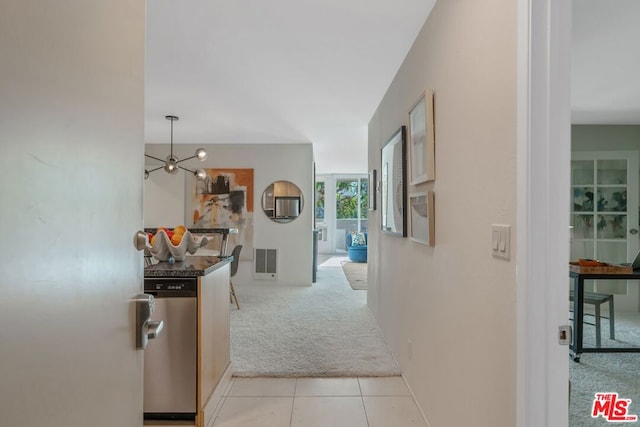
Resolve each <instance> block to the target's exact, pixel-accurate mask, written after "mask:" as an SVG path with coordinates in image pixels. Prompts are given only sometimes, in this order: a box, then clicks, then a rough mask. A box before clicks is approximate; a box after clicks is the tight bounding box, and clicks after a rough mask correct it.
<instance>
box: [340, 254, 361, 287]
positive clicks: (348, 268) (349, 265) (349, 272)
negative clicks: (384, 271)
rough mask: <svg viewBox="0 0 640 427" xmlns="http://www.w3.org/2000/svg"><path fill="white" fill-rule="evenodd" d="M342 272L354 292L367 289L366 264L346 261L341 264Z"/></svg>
mask: <svg viewBox="0 0 640 427" xmlns="http://www.w3.org/2000/svg"><path fill="white" fill-rule="evenodd" d="M342 271H344V275H345V276H346V277H347V281H348V282H349V285H350V286H351V289H353V290H354V291H362V290H366V289H367V263H366V262H351V261H347V262H345V263H344V264H342Z"/></svg>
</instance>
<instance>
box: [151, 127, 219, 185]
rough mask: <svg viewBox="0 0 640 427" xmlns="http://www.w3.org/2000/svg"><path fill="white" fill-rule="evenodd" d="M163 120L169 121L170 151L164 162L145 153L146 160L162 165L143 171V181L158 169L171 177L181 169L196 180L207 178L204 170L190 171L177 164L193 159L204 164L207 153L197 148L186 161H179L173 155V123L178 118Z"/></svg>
mask: <svg viewBox="0 0 640 427" xmlns="http://www.w3.org/2000/svg"><path fill="white" fill-rule="evenodd" d="M164 118H165V119H167V120H170V121H171V151H170V153H169V155H168V156H167V158H166V159H165V160H162V159H159V158H157V157H153V156H150V155H148V154H146V153H145V155H144V156H145V157H148V158H150V159H153V160H157V161H159V162H163V163H164V165H163V166H158V167H157V168H155V169H151V170H147V169H145V171H144V179H147V178H149V174H150V173H151V172H155V171H157V170H160V169H164V171H165V172H166V173H168V174H171V175H175V174H176V173H178V169H182V170H186V171H187V172H191V173H192V174H193V176H195V177H196V179H198V180H200V181H202V180H203V179H205V178H206V177H207V173H206V172H205V171H204V169H196V170H191V169H187V168H185V167H183V166H180V165H179V164H178V163H182V162H185V161H187V160H191V159H195V158H197V159H198V160H200V161H201V162H204V161H205V160H207V151H206V150H205V149H204V148H198V149H197V150H196V153H195V154H194V155H193V156H191V157H187V158H186V159H182V160H179V159H178V158H177V157H176V156H175V155H174V154H173V122H175V121H178V120H179V118H178V116H164Z"/></svg>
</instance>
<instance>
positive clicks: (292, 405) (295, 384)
mask: <svg viewBox="0 0 640 427" xmlns="http://www.w3.org/2000/svg"><path fill="white" fill-rule="evenodd" d="M297 392H298V379H297V378H296V382H295V383H294V384H293V399H291V414H290V415H289V427H292V426H293V408H295V407H296V393H297Z"/></svg>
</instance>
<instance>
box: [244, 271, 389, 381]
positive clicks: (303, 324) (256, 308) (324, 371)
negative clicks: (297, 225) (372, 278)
mask: <svg viewBox="0 0 640 427" xmlns="http://www.w3.org/2000/svg"><path fill="white" fill-rule="evenodd" d="M325 264H326V263H325ZM329 264H331V263H329ZM235 288H236V294H237V296H238V299H239V301H240V307H241V310H232V312H231V360H232V363H233V370H234V375H235V376H239V377H253V376H276V377H303V376H326V377H335V376H350V377H351V376H391V375H400V373H401V371H400V369H399V367H398V365H397V363H396V361H395V359H394V358H393V356H392V354H391V352H390V351H389V348H388V347H387V345H386V343H385V341H384V339H383V337H382V334H381V332H380V330H379V329H378V326H377V324H376V322H375V320H374V318H373V316H372V315H371V312H370V311H369V308H368V307H367V294H366V292H355V291H354V290H353V289H351V288H350V287H349V284H348V283H347V280H346V278H345V276H344V274H343V272H342V269H341V268H340V267H339V265H338V266H325V265H323V266H320V267H318V273H317V282H316V283H314V284H313V286H277V285H273V284H269V283H265V284H264V285H263V284H260V285H251V286H248V285H244V286H243V285H236V287H235Z"/></svg>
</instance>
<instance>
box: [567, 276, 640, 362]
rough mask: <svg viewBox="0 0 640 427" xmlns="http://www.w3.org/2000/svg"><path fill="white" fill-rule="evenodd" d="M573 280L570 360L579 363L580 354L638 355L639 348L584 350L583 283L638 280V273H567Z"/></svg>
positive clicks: (639, 277)
mask: <svg viewBox="0 0 640 427" xmlns="http://www.w3.org/2000/svg"><path fill="white" fill-rule="evenodd" d="M569 277H571V279H572V280H573V293H574V298H573V343H572V344H571V346H570V349H571V358H572V359H573V360H574V361H575V362H579V361H580V355H581V354H582V353H640V347H595V348H591V347H590V348H584V347H583V343H582V340H583V336H584V281H585V280H596V279H607V280H640V272H633V273H622V274H618V273H577V272H575V271H569Z"/></svg>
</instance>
